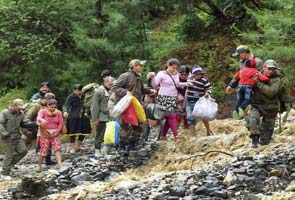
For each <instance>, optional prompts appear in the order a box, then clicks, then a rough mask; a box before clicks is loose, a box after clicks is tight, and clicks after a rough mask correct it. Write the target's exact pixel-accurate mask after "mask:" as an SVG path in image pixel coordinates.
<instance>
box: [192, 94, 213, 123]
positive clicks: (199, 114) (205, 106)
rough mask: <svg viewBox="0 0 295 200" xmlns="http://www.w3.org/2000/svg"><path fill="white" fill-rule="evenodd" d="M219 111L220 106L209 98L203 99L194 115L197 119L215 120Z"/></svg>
mask: <svg viewBox="0 0 295 200" xmlns="http://www.w3.org/2000/svg"><path fill="white" fill-rule="evenodd" d="M217 111H218V104H217V103H216V102H215V100H214V99H212V98H211V97H210V96H209V97H201V98H200V99H199V100H198V101H197V102H196V104H195V106H194V110H193V112H192V115H193V116H194V117H196V118H201V119H205V120H213V119H215V116H216V113H217Z"/></svg>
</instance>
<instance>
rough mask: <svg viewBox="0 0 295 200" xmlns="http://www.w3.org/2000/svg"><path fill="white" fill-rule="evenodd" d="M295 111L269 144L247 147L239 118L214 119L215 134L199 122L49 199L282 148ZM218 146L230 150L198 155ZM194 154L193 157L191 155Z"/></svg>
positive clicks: (294, 128)
mask: <svg viewBox="0 0 295 200" xmlns="http://www.w3.org/2000/svg"><path fill="white" fill-rule="evenodd" d="M294 120H295V113H294V112H292V113H291V114H290V117H289V120H288V121H287V123H286V124H284V126H283V131H282V133H278V130H276V132H277V133H276V136H275V138H274V140H273V142H272V144H271V145H269V146H260V147H259V148H257V149H252V148H250V142H251V141H250V139H249V137H248V131H247V129H245V128H244V127H243V125H244V122H243V121H241V120H214V121H212V122H211V123H210V125H211V129H212V131H213V133H214V136H209V137H207V136H206V132H205V129H204V126H203V124H202V123H199V124H198V125H197V130H198V136H197V137H191V136H190V134H189V133H188V131H186V130H183V131H181V133H180V134H181V139H180V140H179V141H178V142H174V141H173V140H172V139H170V140H168V141H164V142H161V143H160V148H159V151H158V152H157V153H156V155H155V157H154V158H153V159H152V160H150V161H148V162H147V163H146V164H145V165H144V166H141V167H138V168H135V169H129V170H127V171H126V172H123V173H121V174H120V175H119V176H117V177H116V178H114V179H112V180H111V181H109V182H99V181H97V182H91V183H90V182H89V183H85V184H83V185H80V186H78V187H75V188H74V189H71V190H68V191H65V192H63V193H61V194H54V195H51V196H49V197H48V198H50V199H60V200H64V199H87V198H89V199H91V197H93V198H95V197H97V195H99V194H103V193H105V192H109V191H111V190H113V189H115V188H120V187H128V186H129V185H133V184H137V183H145V182H148V181H149V180H153V179H162V178H163V175H165V174H169V173H171V172H181V171H197V170H201V169H206V168H207V166H209V165H212V164H219V165H221V166H225V165H226V164H228V163H232V162H235V161H236V160H237V158H238V157H241V156H253V155H256V154H260V155H261V156H263V155H268V154H270V153H271V152H272V151H273V149H274V148H284V147H285V146H286V145H287V144H291V143H294V144H295V134H294V133H295V123H294ZM212 150H218V151H222V152H227V153H230V154H232V155H233V156H234V157H231V156H228V155H225V154H223V153H217V152H213V153H210V154H208V155H205V156H198V155H200V154H203V153H205V152H208V151H212ZM193 155H195V157H192V158H190V157H191V156H193ZM16 183H17V181H16V182H14V183H6V184H8V185H6V184H4V185H3V186H2V185H1V184H0V187H1V188H3V189H5V188H8V187H9V186H11V185H13V184H16ZM294 197H295V195H294V192H288V191H282V192H275V193H273V194H272V196H269V195H268V196H266V195H263V194H260V195H257V196H256V198H257V199H295V198H294Z"/></svg>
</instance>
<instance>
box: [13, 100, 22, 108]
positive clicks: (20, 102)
mask: <svg viewBox="0 0 295 200" xmlns="http://www.w3.org/2000/svg"><path fill="white" fill-rule="evenodd" d="M12 105H13V106H18V107H19V108H21V109H22V108H23V106H24V101H23V100H22V99H14V100H13V102H12Z"/></svg>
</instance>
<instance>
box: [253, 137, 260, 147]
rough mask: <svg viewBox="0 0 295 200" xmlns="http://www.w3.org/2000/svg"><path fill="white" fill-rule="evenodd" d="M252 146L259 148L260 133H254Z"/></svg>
mask: <svg viewBox="0 0 295 200" xmlns="http://www.w3.org/2000/svg"><path fill="white" fill-rule="evenodd" d="M251 139H252V146H251V147H252V148H257V147H258V142H259V136H258V135H252V136H251Z"/></svg>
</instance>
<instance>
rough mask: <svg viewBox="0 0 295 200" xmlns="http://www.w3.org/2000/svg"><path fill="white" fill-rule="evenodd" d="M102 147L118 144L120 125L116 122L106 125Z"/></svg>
mask: <svg viewBox="0 0 295 200" xmlns="http://www.w3.org/2000/svg"><path fill="white" fill-rule="evenodd" d="M103 140H104V145H107V146H112V145H118V144H119V143H120V124H119V122H117V121H111V122H108V123H107V124H106V130H105V133H104V138H103Z"/></svg>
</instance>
